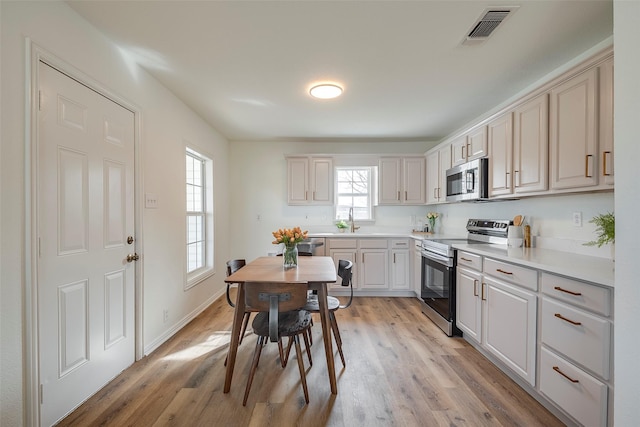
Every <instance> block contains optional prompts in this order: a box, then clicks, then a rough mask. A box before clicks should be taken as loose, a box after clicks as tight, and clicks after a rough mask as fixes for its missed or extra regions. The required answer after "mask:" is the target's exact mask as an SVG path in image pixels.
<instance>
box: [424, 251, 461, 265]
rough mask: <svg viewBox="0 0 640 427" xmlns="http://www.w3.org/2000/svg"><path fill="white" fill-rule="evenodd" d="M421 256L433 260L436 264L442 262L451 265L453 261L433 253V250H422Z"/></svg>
mask: <svg viewBox="0 0 640 427" xmlns="http://www.w3.org/2000/svg"><path fill="white" fill-rule="evenodd" d="M422 258H426V259H428V260H431V261H435V262H437V263H438V264H442V265H445V266H447V267H453V265H452V264H453V263H452V262H451V258H449V257H446V256H443V255H439V254H434V253H433V252H428V251H424V250H423V251H422Z"/></svg>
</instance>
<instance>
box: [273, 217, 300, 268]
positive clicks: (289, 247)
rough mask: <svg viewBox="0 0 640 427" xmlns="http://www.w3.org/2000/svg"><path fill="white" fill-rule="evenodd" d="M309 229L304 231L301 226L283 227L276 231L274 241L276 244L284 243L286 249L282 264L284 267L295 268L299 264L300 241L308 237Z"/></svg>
mask: <svg viewBox="0 0 640 427" xmlns="http://www.w3.org/2000/svg"><path fill="white" fill-rule="evenodd" d="M308 233H309V232H308V231H302V230H301V229H300V227H294V228H284V229H283V228H281V229H279V230H276V231H274V232H273V233H272V234H273V237H274V238H275V240H274V241H273V242H272V243H273V244H274V245H278V244H280V243H282V244H283V245H284V251H283V253H282V264H283V266H284V268H294V267H297V266H298V243H300V242H302V241H303V240H304V239H306V238H307V234H308Z"/></svg>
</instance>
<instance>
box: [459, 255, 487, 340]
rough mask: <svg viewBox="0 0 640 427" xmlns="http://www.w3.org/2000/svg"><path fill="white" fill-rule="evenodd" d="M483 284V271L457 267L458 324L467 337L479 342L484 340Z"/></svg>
mask: <svg viewBox="0 0 640 427" xmlns="http://www.w3.org/2000/svg"><path fill="white" fill-rule="evenodd" d="M458 259H460V256H458ZM481 286H482V273H480V272H479V271H473V270H470V269H468V268H462V267H458V268H457V269H456V325H457V326H458V328H460V330H461V331H462V333H463V334H464V336H465V337H467V338H473V339H474V340H475V341H477V342H481V341H482V327H481V326H482V300H481V299H480V288H481Z"/></svg>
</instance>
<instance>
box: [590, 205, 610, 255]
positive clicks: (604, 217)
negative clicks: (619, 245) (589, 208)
mask: <svg viewBox="0 0 640 427" xmlns="http://www.w3.org/2000/svg"><path fill="white" fill-rule="evenodd" d="M589 222H590V223H592V224H595V225H596V233H597V239H596V240H592V241H590V242H587V243H585V245H586V246H597V247H601V246H602V245H606V244H608V243H611V258H612V259H614V258H615V243H616V217H615V215H614V214H613V212H607V213H606V214H599V215H596V216H594V217H593V218H592V219H591V220H590V221H589Z"/></svg>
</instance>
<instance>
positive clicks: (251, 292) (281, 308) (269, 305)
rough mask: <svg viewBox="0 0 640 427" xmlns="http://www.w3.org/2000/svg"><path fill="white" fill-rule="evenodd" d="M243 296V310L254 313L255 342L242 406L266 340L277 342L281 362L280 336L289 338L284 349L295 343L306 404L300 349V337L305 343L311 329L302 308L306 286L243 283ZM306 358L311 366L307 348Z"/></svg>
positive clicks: (304, 377) (306, 396) (307, 393)
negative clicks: (256, 338)
mask: <svg viewBox="0 0 640 427" xmlns="http://www.w3.org/2000/svg"><path fill="white" fill-rule="evenodd" d="M244 295H245V305H246V310H247V311H250V312H253V311H256V312H258V314H257V315H256V317H255V318H254V319H253V323H252V327H253V333H254V334H256V335H257V336H258V340H257V342H256V347H255V350H254V353H253V361H252V363H251V370H250V372H249V377H248V378H247V387H246V389H245V392H244V400H243V402H242V405H243V406H246V405H247V398H248V397H249V391H250V390H251V384H252V382H253V377H254V376H255V373H256V370H257V368H258V362H259V361H260V353H261V352H262V347H263V346H264V345H265V344H266V343H267V340H269V341H271V342H278V343H279V345H278V349H279V351H280V358H281V360H284V359H283V351H282V346H281V342H282V337H289V346H288V348H290V347H291V343H292V342H293V343H295V346H296V355H297V359H298V370H299V371H300V381H301V382H302V390H303V391H304V400H305V402H307V403H309V390H308V389H307V379H306V374H305V368H304V361H303V357H302V349H301V347H300V335H302V336H303V338H305V343H306V337H307V330H308V329H309V327H310V326H311V314H310V313H309V312H308V311H306V310H304V309H302V307H304V306H305V304H306V303H307V287H306V286H300V284H299V283H270V282H247V283H245V292H244ZM307 355H308V357H309V363H311V353H310V352H309V348H308V347H307Z"/></svg>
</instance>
